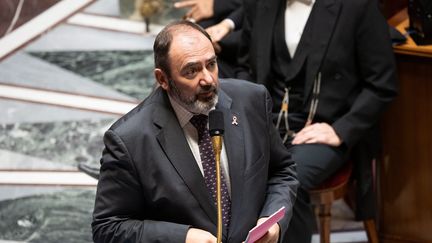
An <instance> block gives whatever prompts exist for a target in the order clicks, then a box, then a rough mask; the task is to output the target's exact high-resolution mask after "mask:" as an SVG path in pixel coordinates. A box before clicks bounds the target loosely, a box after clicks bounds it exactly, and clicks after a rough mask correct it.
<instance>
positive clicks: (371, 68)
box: [237, 0, 397, 243]
mask: <svg viewBox="0 0 432 243" xmlns="http://www.w3.org/2000/svg"><path fill="white" fill-rule="evenodd" d="M243 8H244V10H245V11H244V15H245V18H244V21H243V35H242V41H241V42H240V43H241V47H240V57H239V60H240V61H239V63H240V64H241V68H240V69H239V70H238V72H237V77H238V78H242V79H247V80H252V81H254V82H256V83H259V84H264V85H265V86H266V87H267V88H268V90H269V92H270V94H271V96H272V99H273V103H274V109H273V113H274V121H275V123H276V124H277V125H278V127H279V129H280V133H281V134H282V136H283V138H284V140H285V144H286V146H287V148H288V149H289V150H290V151H291V152H292V155H293V159H294V161H296V163H297V174H298V179H299V181H300V187H299V190H298V197H297V201H296V203H295V206H294V215H293V219H292V221H291V223H290V226H289V229H288V233H287V235H286V239H287V241H286V242H292V243H303V242H304V243H310V241H311V235H312V232H313V231H314V228H315V225H316V223H315V218H314V215H313V211H312V209H311V206H310V204H309V196H308V190H310V189H312V188H315V187H316V186H317V185H319V184H320V183H321V182H323V181H324V180H325V179H327V178H328V177H329V176H331V175H332V174H333V173H334V172H335V171H337V170H338V169H339V168H340V167H341V166H342V165H343V164H344V163H346V162H347V160H348V158H349V157H350V158H352V160H353V161H354V162H355V163H354V168H355V173H354V175H355V176H356V179H358V181H357V182H358V184H357V185H358V186H359V187H360V190H358V191H359V192H360V193H359V194H358V195H357V198H358V199H359V200H362V203H359V204H358V205H361V207H359V208H360V209H364V210H363V211H362V212H361V213H362V215H360V214H357V216H358V217H361V218H363V219H364V218H370V217H373V214H374V211H373V206H374V201H373V197H372V200H370V199H371V197H370V196H371V195H373V192H372V190H371V188H372V187H371V184H372V180H371V176H370V175H371V161H372V158H373V157H374V156H375V155H376V153H377V150H378V144H379V143H378V141H379V139H378V138H377V137H378V135H379V133H378V132H377V129H376V128H377V125H378V120H379V117H380V115H381V114H382V113H383V111H384V109H385V107H386V106H387V105H388V104H389V103H390V102H391V101H392V100H393V98H394V97H395V96H396V94H397V85H396V83H397V82H396V72H395V61H394V56H393V51H392V47H391V41H390V38H389V33H388V26H387V23H386V20H385V19H384V18H383V16H382V15H381V13H380V11H379V9H378V3H377V1H376V0H355V1H350V0H334V1H327V0H288V1H287V0H278V1H252V0H245V3H244V5H243ZM364 200H367V201H364ZM358 213H360V211H358Z"/></svg>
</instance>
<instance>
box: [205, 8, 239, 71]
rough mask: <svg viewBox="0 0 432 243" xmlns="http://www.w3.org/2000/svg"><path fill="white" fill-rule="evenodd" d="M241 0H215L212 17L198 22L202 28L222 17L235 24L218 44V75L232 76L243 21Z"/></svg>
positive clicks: (220, 19)
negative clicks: (219, 50) (232, 29)
mask: <svg viewBox="0 0 432 243" xmlns="http://www.w3.org/2000/svg"><path fill="white" fill-rule="evenodd" d="M241 6H242V0H215V1H214V6H213V12H214V14H213V17H211V18H208V19H204V20H201V21H199V22H198V24H199V25H201V26H202V27H204V28H207V27H210V26H213V25H215V24H218V23H220V22H221V21H222V20H224V19H227V18H228V19H231V20H232V21H233V22H234V24H235V30H234V31H232V32H230V33H228V34H227V35H226V36H225V37H224V38H222V40H221V41H219V45H220V47H221V52H220V53H218V61H219V69H221V70H220V71H219V75H220V77H230V78H232V77H234V75H235V74H234V68H235V66H236V65H235V64H236V62H237V57H236V55H235V53H237V51H238V47H239V44H240V38H241V26H242V22H243V11H242V7H241Z"/></svg>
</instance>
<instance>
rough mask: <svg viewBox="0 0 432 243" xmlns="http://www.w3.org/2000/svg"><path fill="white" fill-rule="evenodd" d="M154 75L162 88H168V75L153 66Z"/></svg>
mask: <svg viewBox="0 0 432 243" xmlns="http://www.w3.org/2000/svg"><path fill="white" fill-rule="evenodd" d="M154 76H155V78H156V81H157V82H158V84H159V85H160V86H161V87H162V89H164V90H168V77H167V75H165V73H164V72H163V71H162V70H161V69H160V68H155V70H154Z"/></svg>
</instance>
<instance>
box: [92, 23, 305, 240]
mask: <svg viewBox="0 0 432 243" xmlns="http://www.w3.org/2000/svg"><path fill="white" fill-rule="evenodd" d="M154 52H155V66H156V68H155V71H154V73H155V77H156V79H157V81H158V83H159V85H160V86H159V87H158V88H157V89H156V90H155V91H154V92H153V93H152V94H151V95H150V96H149V97H148V98H147V99H146V100H144V101H143V102H142V103H141V104H139V105H138V106H137V107H136V108H134V109H133V110H132V111H130V112H129V113H128V114H126V115H125V116H123V117H122V118H120V119H119V120H118V121H117V122H116V123H115V124H114V125H113V126H112V127H111V128H110V129H109V130H108V131H107V132H106V133H105V137H104V142H105V149H104V151H103V155H102V159H101V169H100V178H99V183H98V188H97V194H96V203H95V209H94V218H93V223H92V228H93V239H94V241H95V242H215V240H216V239H215V235H216V229H217V226H216V225H217V217H216V206H215V201H214V199H213V198H212V195H214V194H213V193H214V190H213V189H211V186H209V185H208V184H207V180H208V179H209V177H212V175H214V174H212V173H210V176H208V174H209V173H207V172H208V170H207V169H206V168H207V166H208V164H207V162H206V161H208V159H209V158H212V157H213V154H212V155H210V156H205V155H204V153H203V151H202V149H203V148H202V146H201V145H200V144H201V142H202V141H203V140H202V139H201V138H202V134H200V129H196V128H195V126H196V125H195V123H194V122H193V120H194V119H195V118H196V117H197V114H204V115H207V114H208V113H209V111H210V110H211V109H214V108H216V109H217V110H220V111H221V112H222V113H223V115H224V124H225V135H224V142H223V149H222V153H221V167H222V179H223V183H222V184H225V188H226V189H227V191H228V195H229V196H228V197H226V195H227V194H224V195H223V201H224V203H225V199H227V201H226V202H227V203H228V204H230V205H229V206H227V207H225V206H226V205H228V204H224V205H223V206H224V207H223V210H222V211H223V212H228V214H227V215H226V217H225V218H224V227H223V239H222V241H223V242H228V243H229V242H235V243H237V242H242V241H243V240H245V238H246V235H247V233H248V231H249V230H250V229H251V228H253V227H254V226H255V225H256V224H257V222H261V221H262V220H264V219H265V218H266V217H268V216H269V215H271V214H272V213H273V212H275V211H276V210H278V209H279V208H281V207H282V206H284V207H285V208H286V209H287V213H286V214H285V217H284V218H283V220H282V221H280V222H279V223H278V224H275V225H273V226H272V227H271V228H270V229H269V231H268V232H267V234H266V235H265V236H264V238H262V242H277V240H278V239H279V238H282V236H283V233H284V232H285V231H286V229H287V227H288V223H289V220H290V218H291V214H292V205H293V203H294V200H295V194H296V188H297V185H298V181H297V180H296V175H295V163H294V162H293V161H292V160H291V156H290V154H289V152H288V151H287V149H286V148H285V146H284V145H283V143H282V141H281V139H280V137H279V134H278V133H277V130H276V129H275V127H274V125H273V123H272V120H271V99H270V96H269V95H268V92H267V91H266V89H265V88H264V86H261V85H256V84H252V83H250V82H246V81H240V80H220V81H219V80H218V77H217V74H218V69H217V64H216V56H215V52H214V49H213V46H212V43H211V40H210V37H209V36H208V34H207V33H206V32H205V31H204V30H203V29H201V27H199V26H198V25H196V24H193V23H190V22H188V21H182V22H176V23H173V24H170V25H168V26H167V27H165V28H164V29H163V30H162V31H161V33H159V34H158V36H157V37H156V40H155V44H154ZM198 117H201V118H202V117H203V115H200V116H198ZM204 117H205V116H204ZM202 128H204V127H202ZM201 162H202V163H201ZM213 177H214V176H213ZM210 179H211V178H210ZM222 188H224V186H222ZM224 198H225V199H224ZM224 216H225V214H224Z"/></svg>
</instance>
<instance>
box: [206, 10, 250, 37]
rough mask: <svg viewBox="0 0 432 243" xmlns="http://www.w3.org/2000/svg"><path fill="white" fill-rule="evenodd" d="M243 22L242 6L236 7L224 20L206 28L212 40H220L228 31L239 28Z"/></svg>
mask: <svg viewBox="0 0 432 243" xmlns="http://www.w3.org/2000/svg"><path fill="white" fill-rule="evenodd" d="M242 22H243V8H242V7H240V8H237V9H236V10H235V11H233V12H232V13H230V14H229V15H228V17H226V18H225V19H224V20H222V21H221V22H219V23H218V24H215V25H213V26H210V27H208V28H206V31H207V32H208V33H209V35H210V37H211V38H212V41H213V42H219V41H221V40H222V39H223V38H224V37H225V36H227V35H228V33H230V32H232V31H234V30H238V29H240V28H241V26H242Z"/></svg>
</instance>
